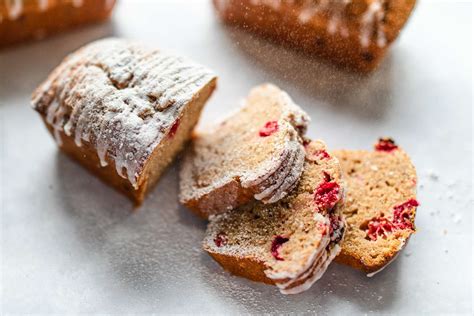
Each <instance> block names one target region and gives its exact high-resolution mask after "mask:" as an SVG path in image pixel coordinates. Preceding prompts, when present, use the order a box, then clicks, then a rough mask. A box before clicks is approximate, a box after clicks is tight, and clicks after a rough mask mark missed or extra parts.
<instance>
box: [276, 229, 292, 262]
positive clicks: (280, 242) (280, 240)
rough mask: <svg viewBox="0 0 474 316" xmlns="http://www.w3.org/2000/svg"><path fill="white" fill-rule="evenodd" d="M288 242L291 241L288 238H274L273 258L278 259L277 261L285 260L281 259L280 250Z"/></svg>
mask: <svg viewBox="0 0 474 316" xmlns="http://www.w3.org/2000/svg"><path fill="white" fill-rule="evenodd" d="M288 240H290V239H289V238H286V237H283V236H280V235H278V236H275V238H273V241H272V247H271V251H272V256H273V257H274V258H275V259H277V260H283V258H282V257H280V254H279V253H278V250H279V249H280V247H281V246H282V245H283V244H284V243H286V242H287V241H288Z"/></svg>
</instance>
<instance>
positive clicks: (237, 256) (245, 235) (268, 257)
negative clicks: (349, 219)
mask: <svg viewBox="0 0 474 316" xmlns="http://www.w3.org/2000/svg"><path fill="white" fill-rule="evenodd" d="M306 149H307V150H306V159H305V165H304V171H303V174H302V175H301V180H300V182H299V184H298V186H297V187H296V188H295V190H294V191H293V192H292V193H291V194H290V195H289V196H288V197H286V198H285V199H283V200H281V201H280V202H278V203H274V204H267V205H265V204H263V203H260V202H254V203H250V204H248V205H246V206H243V207H241V208H239V209H236V210H233V211H230V212H227V213H224V214H220V215H216V216H213V217H212V218H211V221H210V223H209V225H208V228H207V231H206V236H205V239H204V242H203V247H204V250H205V251H207V252H208V253H209V254H210V255H211V256H212V257H213V258H214V259H215V260H216V261H217V262H218V263H219V264H220V265H221V266H222V267H223V268H225V269H227V270H229V271H230V272H231V273H233V274H236V275H239V276H243V277H245V278H248V279H251V280H254V281H258V282H265V283H268V284H275V285H277V286H278V287H279V289H280V291H281V292H282V293H284V294H296V293H299V292H302V291H305V290H307V289H308V288H309V287H311V285H312V284H313V283H314V282H315V281H317V280H318V279H319V278H320V277H321V276H322V275H323V273H324V272H325V270H326V268H327V267H328V265H329V264H330V263H331V261H332V260H333V258H334V257H335V256H336V255H337V254H338V253H339V251H340V247H339V243H340V242H341V240H342V238H343V235H344V227H345V223H344V220H343V219H342V213H341V212H340V209H341V205H342V196H343V192H342V191H343V186H342V183H341V177H342V172H341V170H340V166H339V163H338V161H337V159H336V158H335V157H333V156H331V155H330V154H328V152H327V149H326V146H325V144H324V143H323V142H321V141H314V142H311V143H310V144H309V145H307V146H306Z"/></svg>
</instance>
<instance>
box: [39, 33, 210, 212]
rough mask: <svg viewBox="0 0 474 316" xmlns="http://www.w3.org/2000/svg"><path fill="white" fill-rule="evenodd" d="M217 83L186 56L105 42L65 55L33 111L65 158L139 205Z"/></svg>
mask: <svg viewBox="0 0 474 316" xmlns="http://www.w3.org/2000/svg"><path fill="white" fill-rule="evenodd" d="M215 85H216V77H215V75H214V74H213V73H212V72H211V71H210V70H208V69H207V68H205V67H203V66H200V65H198V64H195V63H193V62H191V61H189V60H187V59H185V58H182V57H177V56H173V55H170V54H166V53H163V52H161V51H159V50H156V49H150V48H147V47H146V46H143V45H141V44H139V43H135V42H130V41H126V40H120V39H105V40H100V41H97V42H94V43H92V44H89V45H86V46H85V47H83V48H81V49H79V50H78V51H76V52H75V53H73V54H71V55H70V56H69V57H67V58H66V59H65V60H64V61H63V62H62V63H61V64H60V65H59V66H58V67H57V68H56V69H55V70H54V71H53V72H52V73H51V75H50V76H49V77H48V79H46V81H45V82H43V83H42V84H41V85H40V86H39V87H38V88H37V89H36V91H35V92H34V93H33V97H32V105H33V108H34V109H35V110H36V111H37V112H39V113H40V115H41V117H42V118H43V120H44V122H45V124H46V127H47V128H48V130H49V131H50V132H51V133H52V134H53V135H54V137H55V139H56V141H57V143H58V145H59V146H60V148H61V149H62V150H63V151H64V152H65V153H67V154H68V155H69V156H71V157H73V158H74V159H76V160H77V161H78V162H79V163H81V164H82V165H83V166H85V167H86V168H88V169H89V170H90V171H92V172H93V173H94V174H96V175H97V176H99V177H100V178H101V179H103V180H104V181H105V182H107V183H108V184H110V185H111V186H113V187H114V188H116V189H118V190H120V191H121V192H123V193H125V194H126V195H127V196H129V197H130V198H131V199H132V200H133V201H135V202H136V203H137V204H140V203H141V202H142V201H143V199H144V197H145V194H146V192H147V191H148V190H149V189H150V188H151V187H152V186H153V185H154V184H155V183H156V182H157V181H158V178H159V177H160V175H161V173H162V172H163V170H164V169H165V167H166V166H167V165H168V164H169V163H170V162H171V161H172V160H173V158H174V156H175V155H176V153H177V152H178V151H179V150H180V149H181V148H182V147H183V145H184V143H185V142H186V141H187V140H188V139H189V137H190V134H191V131H192V129H193V127H194V125H195V124H196V122H197V121H198V119H199V115H200V112H201V109H202V108H203V106H204V104H205V102H206V100H207V99H208V98H209V96H210V95H211V93H212V92H213V90H214V88H215Z"/></svg>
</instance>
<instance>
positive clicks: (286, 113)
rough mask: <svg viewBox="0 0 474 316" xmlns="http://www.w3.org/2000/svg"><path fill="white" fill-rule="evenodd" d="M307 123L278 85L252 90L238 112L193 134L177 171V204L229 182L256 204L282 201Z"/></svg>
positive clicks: (298, 165)
mask: <svg viewBox="0 0 474 316" xmlns="http://www.w3.org/2000/svg"><path fill="white" fill-rule="evenodd" d="M308 122H309V117H308V116H307V114H306V113H305V112H304V111H303V110H301V109H300V108H299V107H298V106H297V105H296V104H294V103H293V101H292V100H291V98H290V97H289V96H288V94H287V93H285V92H284V91H282V90H280V89H279V88H278V87H276V86H274V85H272V84H263V85H260V86H258V87H255V88H253V89H252V90H251V92H250V93H249V96H248V97H247V99H246V100H245V102H244V104H243V106H242V107H241V108H239V109H238V110H237V111H235V112H233V113H232V115H229V116H228V117H227V118H225V119H223V120H222V121H221V122H219V123H217V124H214V125H213V126H210V127H209V128H207V129H206V130H204V131H201V132H199V133H196V135H195V138H194V142H193V145H192V148H190V150H188V152H187V154H186V157H185V159H184V161H183V166H182V169H181V174H180V178H181V180H180V187H181V188H180V199H181V201H182V202H183V203H185V204H186V203H187V201H190V200H199V199H200V198H202V197H204V196H207V195H210V194H213V191H215V190H217V189H219V188H222V187H224V186H226V185H227V184H228V183H231V182H233V181H237V182H238V183H239V185H240V186H241V187H243V188H250V189H251V190H252V192H253V194H254V197H255V198H256V199H258V200H262V201H265V202H268V203H273V202H276V201H277V200H279V199H281V198H283V197H284V196H285V195H286V194H287V193H288V190H289V189H290V188H291V187H294V185H293V184H294V183H295V182H296V181H297V180H298V178H299V176H300V175H301V172H302V170H303V164H304V148H303V146H302V141H303V139H302V135H303V134H304V133H305V131H306V128H307V124H308ZM227 195H229V193H228V194H227ZM235 206H237V205H230V204H229V205H227V206H226V207H235ZM226 207H224V208H223V209H222V211H226Z"/></svg>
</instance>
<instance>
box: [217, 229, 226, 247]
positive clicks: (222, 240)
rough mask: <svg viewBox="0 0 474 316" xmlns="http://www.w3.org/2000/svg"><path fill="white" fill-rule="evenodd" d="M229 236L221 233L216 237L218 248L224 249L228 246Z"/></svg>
mask: <svg viewBox="0 0 474 316" xmlns="http://www.w3.org/2000/svg"><path fill="white" fill-rule="evenodd" d="M227 241H228V239H227V235H226V234H225V233H223V232H220V233H218V234H217V235H216V237H215V238H214V243H215V244H216V246H217V247H222V246H225V245H227Z"/></svg>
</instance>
